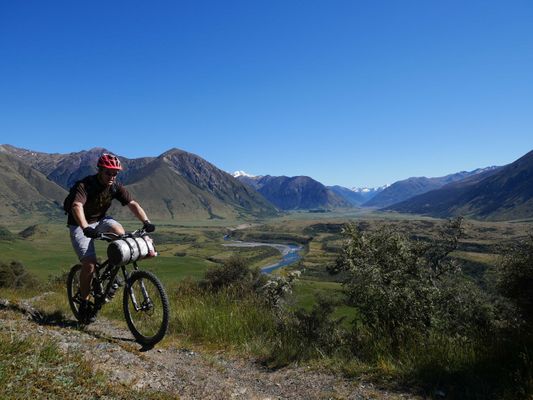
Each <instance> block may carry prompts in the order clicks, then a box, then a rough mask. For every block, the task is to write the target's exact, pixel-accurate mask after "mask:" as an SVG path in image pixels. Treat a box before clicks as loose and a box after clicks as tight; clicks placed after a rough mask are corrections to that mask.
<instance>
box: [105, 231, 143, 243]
mask: <svg viewBox="0 0 533 400" xmlns="http://www.w3.org/2000/svg"><path fill="white" fill-rule="evenodd" d="M146 234H147V232H146V230H145V229H144V228H141V229H137V230H135V231H133V232H126V233H124V234H123V235H119V234H118V233H114V232H106V233H99V234H98V236H97V237H96V238H95V239H97V240H105V241H107V242H112V241H114V240H118V239H124V238H133V237H140V236H144V235H146Z"/></svg>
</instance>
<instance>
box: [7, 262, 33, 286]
mask: <svg viewBox="0 0 533 400" xmlns="http://www.w3.org/2000/svg"><path fill="white" fill-rule="evenodd" d="M35 285H37V280H36V279H35V277H34V276H33V275H31V274H30V273H29V272H28V271H27V270H26V267H25V266H24V265H23V264H22V263H20V262H18V261H12V262H11V263H9V264H5V263H3V262H0V287H5V288H24V287H32V286H35Z"/></svg>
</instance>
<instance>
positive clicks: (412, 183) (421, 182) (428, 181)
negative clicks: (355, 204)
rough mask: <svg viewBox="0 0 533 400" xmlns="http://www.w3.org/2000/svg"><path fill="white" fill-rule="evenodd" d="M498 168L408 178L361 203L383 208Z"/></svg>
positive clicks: (486, 173)
mask: <svg viewBox="0 0 533 400" xmlns="http://www.w3.org/2000/svg"><path fill="white" fill-rule="evenodd" d="M497 170H498V167H487V168H478V169H475V170H474V171H469V172H468V171H461V172H457V173H455V174H449V175H446V176H441V177H437V178H426V177H425V176H422V177H416V178H408V179H405V180H402V181H398V182H395V183H393V184H392V185H390V186H388V187H387V188H385V189H384V190H382V191H381V192H379V193H377V194H376V196H374V197H372V198H371V199H370V200H369V201H367V202H365V203H364V204H363V206H364V207H377V208H385V207H387V206H390V205H392V204H396V203H400V202H402V201H404V200H407V199H409V198H411V197H414V196H417V195H419V194H422V193H426V192H429V191H431V190H436V189H440V188H441V187H443V186H444V185H447V184H449V183H453V182H458V181H462V180H463V179H466V178H468V177H470V176H473V175H478V174H481V175H480V176H483V177H484V176H487V175H488V174H491V173H494V172H496V171H497Z"/></svg>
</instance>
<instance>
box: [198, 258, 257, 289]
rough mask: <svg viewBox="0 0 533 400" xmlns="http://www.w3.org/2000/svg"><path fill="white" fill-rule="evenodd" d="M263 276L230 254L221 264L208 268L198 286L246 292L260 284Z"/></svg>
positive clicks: (241, 259)
mask: <svg viewBox="0 0 533 400" xmlns="http://www.w3.org/2000/svg"><path fill="white" fill-rule="evenodd" d="M262 282H264V278H263V277H262V276H261V273H260V271H259V270H258V269H250V268H248V265H247V264H246V261H245V260H244V259H243V258H242V257H239V256H231V257H230V258H228V259H227V260H226V261H224V263H223V264H222V265H221V266H216V267H214V268H211V269H208V270H207V271H206V272H205V276H204V279H203V280H202V281H201V282H200V287H201V288H203V289H205V290H208V291H212V292H217V291H220V290H221V289H227V288H232V289H233V290H235V291H236V293H240V294H243V293H247V292H251V291H253V290H254V288H257V287H259V286H261V283H262Z"/></svg>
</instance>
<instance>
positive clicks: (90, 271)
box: [80, 256, 96, 300]
mask: <svg viewBox="0 0 533 400" xmlns="http://www.w3.org/2000/svg"><path fill="white" fill-rule="evenodd" d="M95 267H96V257H94V256H87V257H84V258H83V259H81V271H80V294H81V298H82V299H84V300H88V299H89V293H90V291H91V281H92V279H93V275H94V269H95Z"/></svg>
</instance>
